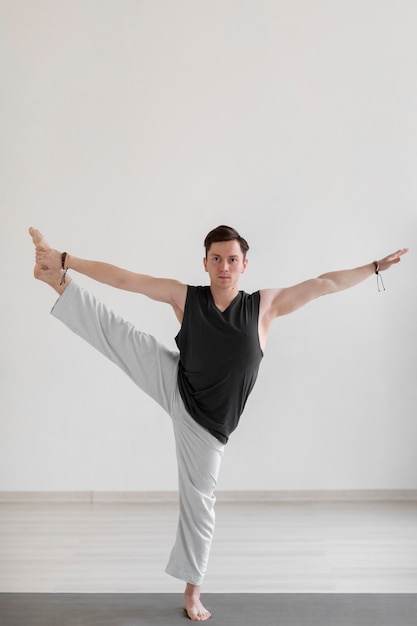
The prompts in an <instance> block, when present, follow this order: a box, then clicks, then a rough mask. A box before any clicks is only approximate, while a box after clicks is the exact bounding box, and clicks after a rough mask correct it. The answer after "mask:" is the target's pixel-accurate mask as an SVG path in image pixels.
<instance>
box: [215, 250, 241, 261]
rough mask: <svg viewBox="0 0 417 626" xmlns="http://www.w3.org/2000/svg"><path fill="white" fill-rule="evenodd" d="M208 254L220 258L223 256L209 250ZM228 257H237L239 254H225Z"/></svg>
mask: <svg viewBox="0 0 417 626" xmlns="http://www.w3.org/2000/svg"><path fill="white" fill-rule="evenodd" d="M210 256H218V257H220V258H223V257H222V255H221V254H217V252H211V253H210ZM227 258H228V259H238V258H239V255H238V254H229V255H228V256H227Z"/></svg>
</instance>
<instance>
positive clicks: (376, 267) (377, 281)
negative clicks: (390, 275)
mask: <svg viewBox="0 0 417 626" xmlns="http://www.w3.org/2000/svg"><path fill="white" fill-rule="evenodd" d="M374 265H375V274H376V284H377V286H378V291H381V289H380V288H379V281H380V280H381V285H382V289H383V290H384V291H385V285H384V281H383V280H382V276H381V274H380V273H379V263H378V261H374Z"/></svg>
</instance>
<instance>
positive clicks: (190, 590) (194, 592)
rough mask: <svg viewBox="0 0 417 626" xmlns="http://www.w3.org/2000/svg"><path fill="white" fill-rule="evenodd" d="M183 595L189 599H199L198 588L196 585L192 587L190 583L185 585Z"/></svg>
mask: <svg viewBox="0 0 417 626" xmlns="http://www.w3.org/2000/svg"><path fill="white" fill-rule="evenodd" d="M184 595H185V596H189V597H196V598H199V597H200V587H198V586H197V585H192V584H191V583H187V586H186V587H185V591H184Z"/></svg>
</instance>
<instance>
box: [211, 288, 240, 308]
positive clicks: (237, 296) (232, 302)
mask: <svg viewBox="0 0 417 626" xmlns="http://www.w3.org/2000/svg"><path fill="white" fill-rule="evenodd" d="M208 292H209V298H210V300H211V302H212V304H213V307H214V308H215V309H216V311H218V312H219V313H220V314H221V315H224V314H225V313H227V311H229V310H230V308H231V307H232V306H233V305H234V304H235V302H236V301H237V299H238V298H239V297H240V291H238V292H237V294H236V295H235V297H234V298H233V300H232V301H231V302H230V303H229V304H228V306H227V307H226V308H225V309H224V310H223V311H222V310H221V309H219V307H218V306H217V304H216V303H215V302H214V298H213V294H212V292H211V288H210V287H208Z"/></svg>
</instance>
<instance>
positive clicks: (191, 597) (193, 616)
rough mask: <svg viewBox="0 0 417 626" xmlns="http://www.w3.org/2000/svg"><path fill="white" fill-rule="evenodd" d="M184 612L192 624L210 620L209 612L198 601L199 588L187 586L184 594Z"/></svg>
mask: <svg viewBox="0 0 417 626" xmlns="http://www.w3.org/2000/svg"><path fill="white" fill-rule="evenodd" d="M184 610H185V612H186V613H187V616H188V617H189V619H190V620H192V621H193V622H205V621H206V620H208V619H210V617H211V613H210V611H207V609H206V608H205V607H204V606H203V604H202V603H201V600H200V587H197V586H196V585H191V584H190V583H188V584H187V587H186V589H185V592H184Z"/></svg>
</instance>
